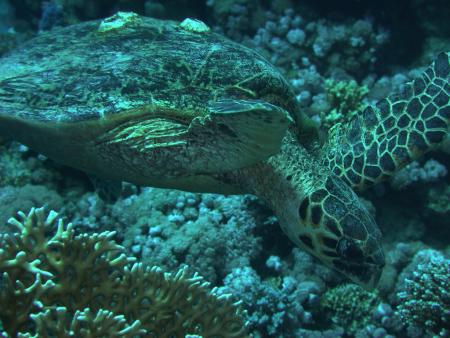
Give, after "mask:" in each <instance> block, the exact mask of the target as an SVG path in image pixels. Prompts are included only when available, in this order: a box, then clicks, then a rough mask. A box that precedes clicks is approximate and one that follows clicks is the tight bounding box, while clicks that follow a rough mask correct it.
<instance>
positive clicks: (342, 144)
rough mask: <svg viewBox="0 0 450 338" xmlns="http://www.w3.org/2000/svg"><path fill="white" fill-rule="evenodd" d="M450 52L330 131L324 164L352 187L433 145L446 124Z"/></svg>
mask: <svg viewBox="0 0 450 338" xmlns="http://www.w3.org/2000/svg"><path fill="white" fill-rule="evenodd" d="M449 59H450V52H447V53H441V54H440V55H439V56H438V57H437V59H436V60H435V62H433V64H432V65H431V66H429V67H428V68H427V69H426V70H425V71H424V72H423V74H422V75H421V77H419V78H417V79H415V80H414V81H412V82H409V83H407V84H405V85H404V86H403V87H402V88H401V90H400V91H399V93H395V94H393V95H390V96H389V97H387V98H385V99H383V100H381V101H379V102H378V103H377V104H376V105H375V106H368V107H367V108H365V109H364V111H363V112H362V113H360V114H358V115H356V116H355V117H354V118H353V119H352V120H351V121H350V123H349V124H346V125H342V124H338V125H336V126H335V127H333V128H332V129H331V130H330V134H329V138H328V140H327V143H326V144H325V146H324V147H323V149H322V155H323V157H322V158H323V163H324V164H325V165H326V166H328V167H329V168H330V169H331V170H332V171H333V172H334V173H335V174H336V175H338V176H340V177H341V178H342V179H344V181H345V182H347V183H348V184H349V185H350V186H352V187H353V188H354V189H356V190H362V189H365V188H367V187H369V186H371V185H373V184H375V183H377V182H380V181H382V180H385V179H387V178H388V177H390V176H392V175H393V174H394V173H395V172H396V171H397V170H399V169H400V168H402V167H403V166H405V165H406V164H408V163H409V162H411V161H413V160H415V159H417V158H418V157H420V156H421V155H423V154H424V153H425V152H427V151H429V150H432V149H434V148H436V147H437V146H438V145H439V144H440V143H441V142H442V141H444V140H445V139H446V138H447V137H448V135H449V129H450V65H449Z"/></svg>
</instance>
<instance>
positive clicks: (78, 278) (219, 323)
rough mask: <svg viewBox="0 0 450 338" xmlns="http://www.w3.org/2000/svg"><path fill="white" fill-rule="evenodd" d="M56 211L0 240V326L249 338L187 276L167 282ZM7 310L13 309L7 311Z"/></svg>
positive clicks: (22, 221)
mask: <svg viewBox="0 0 450 338" xmlns="http://www.w3.org/2000/svg"><path fill="white" fill-rule="evenodd" d="M57 216H58V214H57V213H56V212H54V211H52V212H50V213H49V214H48V215H47V214H46V213H45V211H44V210H43V209H42V208H41V209H32V210H31V211H30V213H29V214H28V215H26V214H24V213H22V212H20V213H19V220H17V219H10V221H9V222H10V224H11V225H13V226H15V227H16V228H17V229H18V231H19V232H18V233H15V234H13V235H2V236H1V237H0V247H1V248H2V249H0V271H1V273H2V274H1V279H0V320H1V321H2V322H3V324H4V330H5V331H6V332H7V333H8V334H9V335H11V336H17V335H18V334H19V336H21V337H45V336H57V337H69V336H73V334H75V336H77V337H112V336H120V337H135V336H145V337H184V336H185V335H186V334H198V335H204V336H214V337H227V338H228V337H245V336H246V334H245V329H244V325H243V322H242V318H241V314H242V313H241V311H240V309H239V307H238V306H237V304H236V303H233V302H232V301H231V300H230V299H229V297H228V296H227V295H222V296H218V295H217V293H216V291H215V290H213V291H212V292H211V291H209V290H208V289H207V286H208V283H205V282H204V281H203V279H202V278H201V277H199V276H197V275H194V276H193V277H192V278H189V277H188V272H187V270H186V269H181V270H180V271H179V272H178V273H177V274H175V275H171V274H167V273H166V274H165V273H163V272H162V271H161V270H159V269H157V268H150V267H148V266H145V265H143V264H140V263H134V264H132V263H133V261H134V259H133V258H131V257H127V256H126V255H125V254H124V249H123V247H121V246H120V245H118V244H117V243H115V242H114V241H113V240H112V237H113V236H114V235H115V233H114V232H103V233H100V234H92V235H88V234H81V235H76V234H75V231H74V229H73V226H72V225H71V224H68V225H67V226H65V225H64V223H63V222H62V220H61V219H59V220H58V221H57V227H56V229H54V225H55V223H56V220H57ZM7 304H8V306H6V305H7Z"/></svg>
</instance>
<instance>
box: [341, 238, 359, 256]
mask: <svg viewBox="0 0 450 338" xmlns="http://www.w3.org/2000/svg"><path fill="white" fill-rule="evenodd" d="M337 252H338V253H339V254H340V255H341V256H342V257H344V258H346V259H348V260H351V261H362V260H363V259H364V254H363V251H362V250H361V249H360V248H359V247H358V246H357V245H356V243H354V242H352V241H350V240H348V239H347V238H342V239H340V240H339V242H338V245H337Z"/></svg>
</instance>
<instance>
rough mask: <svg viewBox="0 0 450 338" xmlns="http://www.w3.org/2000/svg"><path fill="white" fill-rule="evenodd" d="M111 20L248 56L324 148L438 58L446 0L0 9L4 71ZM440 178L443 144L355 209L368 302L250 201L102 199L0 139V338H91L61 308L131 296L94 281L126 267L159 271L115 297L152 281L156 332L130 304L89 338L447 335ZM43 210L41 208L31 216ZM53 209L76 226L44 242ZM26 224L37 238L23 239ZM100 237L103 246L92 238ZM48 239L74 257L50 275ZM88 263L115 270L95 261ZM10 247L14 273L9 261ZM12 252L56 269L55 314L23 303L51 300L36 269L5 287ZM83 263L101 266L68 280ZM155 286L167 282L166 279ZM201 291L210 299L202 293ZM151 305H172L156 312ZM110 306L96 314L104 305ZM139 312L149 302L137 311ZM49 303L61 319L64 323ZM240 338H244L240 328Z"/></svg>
mask: <svg viewBox="0 0 450 338" xmlns="http://www.w3.org/2000/svg"><path fill="white" fill-rule="evenodd" d="M119 10H120V11H133V12H136V13H138V14H141V15H146V16H151V17H155V18H160V19H174V20H180V21H181V20H183V19H184V18H187V17H190V18H197V19H200V20H202V21H204V22H205V23H206V24H207V25H208V26H209V27H211V29H212V30H213V31H216V32H218V33H221V34H223V35H225V36H227V37H228V38H230V39H232V40H234V41H237V42H240V43H243V44H244V45H246V46H248V47H250V48H252V49H254V50H257V51H258V52H260V53H261V54H262V55H263V56H265V57H266V58H267V59H268V60H269V61H270V62H272V63H273V64H275V65H276V66H277V67H278V68H279V69H280V70H281V71H282V73H283V74H284V75H285V77H286V78H287V79H288V81H289V82H290V84H291V85H292V87H293V89H294V91H295V94H296V98H297V100H298V102H299V104H300V105H301V107H302V109H303V111H304V112H305V113H306V114H307V115H308V116H309V117H311V118H312V119H313V120H314V121H315V122H316V123H317V125H318V126H319V128H320V129H321V131H323V132H324V133H326V132H327V131H328V130H329V128H331V127H332V126H333V125H334V124H336V123H338V122H344V123H345V122H346V121H349V119H350V118H351V117H352V116H353V115H354V114H355V113H357V112H358V111H361V109H362V108H363V107H364V106H365V105H367V104H373V103H375V102H376V101H378V100H380V99H382V98H384V97H385V96H387V95H388V94H389V93H391V92H392V91H394V90H396V89H398V88H399V87H400V86H401V85H402V84H404V83H406V82H407V81H410V80H412V79H413V78H414V77H416V76H418V75H419V74H420V73H421V71H423V70H424V69H425V67H426V66H428V65H429V64H430V63H431V62H432V60H433V59H434V58H435V57H436V56H437V55H438V53H439V52H442V51H450V20H449V17H450V2H449V1H444V0H428V1H425V0H409V1H408V0H401V1H369V0H360V1H356V0H343V1H325V0H315V1H313V0H311V1H308V0H304V1H303V0H302V1H289V0H278V1H264V0H254V1H252V0H247V1H246V0H224V1H219V0H206V1H205V0H196V1H188V0H167V1H163V0H161V1H144V0H136V1H125V0H122V1H120V0H117V1H116V0H99V1H85V0H54V1H40V0H0V57H1V56H2V55H5V54H6V53H8V51H10V50H12V49H13V48H14V47H15V46H19V45H20V44H21V43H23V42H24V41H26V40H28V39H30V38H32V37H34V36H36V35H37V34H41V33H42V32H44V31H51V30H52V29H57V27H60V26H67V25H71V24H75V23H78V22H81V21H87V20H93V19H100V18H105V17H108V16H111V15H113V14H114V13H116V12H117V11H119ZM0 62H1V59H0ZM449 168H450V148H449V147H448V144H447V146H443V147H441V148H440V149H438V150H436V151H433V152H430V153H428V154H427V155H426V156H424V157H423V158H421V159H420V160H418V161H414V162H413V163H411V164H409V165H408V166H407V167H405V168H404V169H402V170H401V171H399V172H398V173H397V174H396V175H395V176H394V177H393V178H392V179H391V180H390V181H388V182H386V183H382V184H379V185H377V186H375V187H374V188H372V189H370V190H368V191H365V192H364V193H363V194H361V196H360V197H361V199H362V200H363V202H364V204H365V205H366V206H367V207H368V208H369V210H370V212H371V213H372V214H373V215H374V217H375V219H376V221H377V223H378V225H379V226H380V228H381V230H382V233H383V244H384V250H385V254H386V260H387V262H386V267H385V268H384V272H383V275H382V277H381V281H380V283H379V285H378V287H377V289H376V290H364V289H363V288H361V287H359V286H357V285H355V284H352V283H351V282H349V281H348V280H347V279H346V278H345V277H343V276H342V275H341V274H339V273H337V272H335V271H333V270H331V269H329V268H327V267H325V266H324V265H322V264H321V263H320V262H318V261H317V260H316V259H314V258H313V257H312V256H310V255H309V254H307V253H305V252H304V251H302V250H301V249H300V248H298V247H296V246H295V245H294V244H293V243H292V242H291V241H290V240H289V239H288V238H287V237H286V236H285V235H284V234H283V232H282V230H281V228H280V227H279V226H278V222H277V219H276V217H275V216H274V215H273V213H272V212H271V211H270V210H269V209H268V208H266V207H265V206H264V205H263V204H262V202H260V201H258V199H257V198H256V197H254V196H250V195H244V196H223V195H215V194H200V193H188V192H182V191H177V190H163V189H156V188H148V187H137V186H134V185H131V184H128V183H124V184H123V190H122V193H121V195H120V197H119V198H118V199H117V200H115V201H108V200H105V199H102V198H100V197H99V194H97V192H96V191H95V187H94V185H93V184H92V183H91V181H90V180H89V178H88V177H87V176H86V175H85V174H84V173H82V172H79V171H76V170H74V169H71V168H68V167H64V166H61V165H59V164H58V163H55V162H53V161H52V160H51V159H48V158H46V157H45V156H43V155H40V154H38V153H36V152H34V151H33V150H32V149H29V148H28V147H26V146H24V145H21V144H18V143H16V142H6V141H2V140H1V139H0V234H2V235H0V243H1V245H2V246H1V247H0V272H1V274H0V324H3V325H2V326H0V336H4V337H7V336H8V334H7V332H10V333H9V334H10V335H9V336H11V332H16V333H18V332H22V336H23V337H41V336H45V335H44V333H43V332H46V334H47V336H50V337H65V336H67V337H69V332H70V330H72V331H73V332H81V333H79V335H77V334H75V335H74V333H73V332H72V336H75V337H76V336H79V337H88V336H89V335H87V333H86V332H88V331H89V330H93V331H95V330H94V328H93V327H92V328H89V327H88V326H89V325H88V324H86V323H87V322H89V320H92V318H94V317H95V315H93V314H92V313H89V311H85V308H84V307H83V308H79V309H78V310H79V311H84V312H82V313H81V312H80V313H78V314H76V315H75V316H74V314H73V313H71V310H70V304H73V303H74V302H76V301H75V300H74V299H77V298H83V297H84V292H85V291H86V288H89V285H91V284H89V283H94V284H95V283H97V284H98V283H100V285H103V287H104V288H105V289H107V288H108V287H110V288H111V289H112V290H117V289H120V288H122V287H123V288H124V289H125V288H127V286H124V284H123V283H122V284H121V285H120V287H119V286H117V285H112V286H111V285H110V284H108V282H107V281H106V280H103V281H102V280H101V278H106V279H108V278H110V277H111V275H110V271H111V270H114V269H115V268H117V267H118V266H119V267H125V266H126V264H131V260H132V259H129V257H136V259H137V262H142V263H144V265H145V266H149V267H152V266H157V267H159V268H158V269H153V270H151V269H148V270H146V271H144V272H143V275H145V276H147V277H148V278H147V279H145V278H142V279H139V278H135V279H134V280H132V281H129V284H127V285H128V288H129V289H130V290H134V288H137V289H139V288H142V289H144V290H143V291H140V292H141V293H142V294H145V292H146V291H145V289H151V288H152V286H151V285H152V284H151V283H150V281H153V283H155V285H156V284H157V283H160V284H158V285H159V286H158V287H153V289H154V293H155V295H156V296H157V299H158V301H155V303H156V304H154V308H153V310H152V311H150V310H149V313H152V315H151V316H150V315H147V317H145V316H144V317H145V318H147V320H148V322H152V323H153V324H149V323H137V322H136V319H139V318H141V317H139V314H138V313H139V311H138V308H139V305H135V306H136V308H133V305H132V304H131V303H132V302H130V304H131V305H128V306H125V307H124V309H126V311H125V310H124V312H125V313H115V312H114V311H112V310H111V312H110V313H109V314H104V317H102V318H100V317H101V316H97V317H95V318H96V320H97V321H95V320H92V322H93V323H99V322H101V320H103V321H104V322H106V319H105V318H106V317H107V318H109V320H111V323H114V324H111V325H110V326H109V328H108V329H105V331H104V332H103V333H102V334H101V333H98V334H97V335H91V336H92V337H108V336H111V337H112V336H114V334H113V332H121V334H118V335H116V336H123V337H134V336H139V335H143V336H148V337H170V336H173V337H184V336H186V337H188V336H189V337H198V335H197V336H196V335H195V334H197V332H195V330H191V331H189V330H190V329H187V328H186V327H187V326H188V325H187V324H186V323H187V322H189V321H190V320H192V318H197V319H196V320H197V321H198V323H199V322H202V320H205V318H209V317H211V318H212V319H211V322H210V323H209V324H208V325H209V327H210V329H209V330H210V331H208V330H205V331H203V332H205V333H204V334H203V336H204V337H246V336H248V335H251V336H253V337H330V338H331V337H374V338H375V337H376V338H382V337H450V259H449V255H450V174H449V173H448V170H449ZM43 206H44V207H45V210H46V211H43V210H34V211H32V212H31V213H30V214H28V212H29V210H30V209H31V208H33V207H43ZM50 210H55V211H56V212H57V213H58V214H59V217H60V218H61V219H63V220H64V223H65V224H68V223H72V226H71V227H69V228H68V229H67V230H66V232H65V233H66V235H67V236H62V235H61V233H58V231H57V230H56V228H55V224H56V221H53V219H52V217H56V215H54V214H50V219H49V221H48V222H47V223H46V222H45V218H46V217H47V216H46V215H47V214H48V213H49V212H50ZM18 211H23V212H24V213H25V214H23V215H22V218H21V220H19V221H16V222H9V223H8V220H9V219H10V218H11V217H14V216H15V215H17V212H18ZM27 215H28V216H27ZM33 227H34V228H33ZM39 227H40V228H42V229H43V230H42V229H41V230H42V231H41V232H39V231H37V230H36V231H35V232H33V231H34V230H33V229H38V228H39ZM52 227H53V228H52ZM27 229H28V230H27ZM112 231H114V232H115V233H111V232H112ZM14 233H16V235H17V236H18V237H19V238H20V237H22V239H24V238H25V240H24V241H23V243H22V244H20V245H14V244H11V243H10V242H8V240H7V238H8V235H11V234H14ZM98 233H102V234H103V237H102V236H98V235H94V234H98ZM58 234H59V235H58ZM58 236H59V237H58ZM77 236H78V237H77ZM69 241H70V242H71V244H68V242H69ZM19 242H20V240H19ZM55 242H59V243H66V242H67V243H66V244H67V245H68V246H69V247H70V245H72V246H73V247H71V248H72V249H71V250H72V251H71V253H70V254H69V253H67V254H66V256H64V255H63V254H62V253H61V252H58V255H59V256H58V255H56V256H57V257H58V259H57V260H56V261H57V262H56V263H55V262H53V263H52V259H50V258H51V257H53V256H52V255H53V254H55V251H58V250H60V249H57V248H60V247H61V246H58V245H57V246H56V249H55V247H53V246H52V245H54V243H55ZM49 243H50V244H49ZM115 243H117V244H119V245H120V246H122V247H119V246H117V244H115ZM21 245H22V246H21ZM19 247H20V250H19ZM99 248H105V249H104V251H102V250H100V251H101V252H106V253H107V252H108V250H111V251H113V252H115V253H119V254H120V255H122V256H120V255H119V256H117V255H113V256H108V254H106V256H102V257H100V256H101V255H100V254H98V251H99ZM108 248H109V249H108ZM111 248H113V249H111ZM8 250H10V251H11V252H14V257H13V258H14V259H12V258H5V257H7V251H8ZM14 250H15V251H14ZM27 250H28V251H27ZM77 250H78V251H77ZM96 250H97V251H96ZM20 251H22V252H26V253H27V254H29V255H30V257H33V260H30V262H32V261H34V259H40V260H41V262H45V261H46V260H48V262H46V263H45V264H47V265H48V266H47V267H48V269H55V271H53V272H52V274H53V275H57V273H58V271H59V273H60V274H61V276H63V275H64V276H65V277H64V278H63V277H60V278H59V277H58V278H56V279H55V281H54V282H55V283H56V284H58V283H59V284H60V285H61V288H60V291H59V294H58V295H57V296H55V297H53V298H51V297H50V298H48V299H51V300H53V301H54V304H58V305H59V307H58V308H56V306H53V307H52V306H47V305H42V304H39V302H38V301H37V300H38V299H39V297H40V295H41V294H45V292H44V291H42V290H45V289H46V288H50V287H51V286H50V285H49V284H46V283H44V280H45V277H48V276H49V275H48V272H47V275H46V272H45V271H44V270H45V268H44V267H42V266H41V267H38V265H39V264H37V263H36V262H34V263H32V264H28V265H26V264H25V265H24V266H26V269H25V270H20V269H18V270H11V271H10V270H8V271H9V272H8V273H9V275H8V274H6V273H5V272H4V271H6V270H7V268H9V267H10V265H11V264H13V263H14V264H19V263H20V262H22V261H21V258H20V257H21V255H20V254H19V252H20ZM69 251H70V250H69ZM75 251H77V252H79V256H77V257H75V256H74V255H73V252H75ZM71 255H72V256H71ZM43 256H45V257H47V258H45V257H43ZM125 256H126V257H127V258H124V257H125ZM48 257H50V258H48ZM61 257H63V258H61ZM105 257H106V258H107V259H106V258H105ZM118 257H121V258H120V259H119V258H118ZM90 259H91V260H92V261H90ZM101 259H104V260H105V262H103V263H104V264H105V265H104V266H101V264H100V263H99V260H101ZM108 259H109V261H112V260H114V259H115V260H116V261H114V262H115V263H114V264H111V263H109V262H106V261H107V260H108ZM2 260H3V261H2ZM83 261H85V262H87V261H89V262H92V264H97V265H99V264H100V265H99V266H100V267H99V268H98V270H95V269H94V270H93V271H89V273H86V274H83V275H82V276H84V277H83V278H84V279H82V278H81V277H80V270H81V269H82V268H83ZM18 262H19V263H18ZM75 262H77V263H76V264H75ZM22 263H23V262H22ZM103 263H102V264H103ZM20 264H21V263H20ZM20 264H19V265H20ZM52 264H54V265H53V267H52ZM108 264H109V265H108ZM135 267H136V270H138V266H137V265H135ZM139 267H140V268H141V269H144V268H143V266H139ZM40 269H41V270H40ZM58 269H59V270H58ZM125 269H126V268H125ZM180 269H181V270H180ZM21 271H22V272H21ZM23 271H26V273H27V274H31V275H33V276H34V277H33V278H36V279H35V283H34V284H33V283H32V282H30V279H29V278H31V277H30V276H27V277H26V278H25V279H24V281H22V282H23V283H24V285H25V286H24V287H23V288H22V289H21V290H22V292H21V296H20V297H18V298H17V297H16V298H14V296H11V294H9V293H8V292H9V291H10V290H11V289H13V288H14V287H13V286H12V285H10V284H9V281H11V280H14V278H12V276H16V279H19V278H21V276H22V275H21V274H24V273H23ZM161 271H162V272H167V273H172V275H171V276H169V275H166V276H165V277H164V274H162V272H161ZM157 273H159V274H160V275H161V276H163V277H161V276H160V277H158V275H157ZM196 273H198V275H199V276H202V277H203V279H201V278H200V277H199V276H197V275H196ZM96 274H97V276H96ZM127 274H128V275H130V276H134V275H132V272H130V271H128V272H127ZM152 274H154V275H152ZM37 275H39V276H40V277H39V276H38V277H36V276H37ZM128 275H127V276H128ZM58 276H59V275H58ZM192 276H195V277H192ZM95 277H97V278H98V279H97V280H95V281H91V280H90V279H95ZM130 278H131V277H130ZM158 278H159V279H158ZM161 278H162V279H164V278H165V279H167V281H162V280H161ZM41 279H42V280H41ZM88 280H89V281H88ZM130 280H131V279H130ZM75 281H76V282H75ZM102 282H104V284H102ZM176 282H179V284H177V283H176ZM206 282H208V283H209V284H208V285H207V284H206ZM27 283H28V284H27ZM76 283H79V284H76ZM140 283H141V284H140ZM171 283H172V284H171ZM183 283H184V284H183ZM30 285H35V286H36V285H37V286H36V287H31V286H30ZM73 285H81V286H80V287H78V288H74V287H73ZM180 285H184V286H183V287H182V286H180ZM27 287H28V288H27ZM213 287H217V289H214V290H213V291H212V292H210V291H205V290H212V289H213ZM18 288H19V289H20V286H18ZM164 290H166V291H167V292H168V295H166V296H165V297H162V296H161V297H159V298H158V295H160V293H162V292H163V291H164ZM169 291H170V292H169ZM78 292H79V294H78ZM133 292H134V291H133ZM202 292H203V293H202ZM177 293H178V294H177ZM138 294H140V293H139V291H136V292H135V293H132V295H131V296H130V297H133V295H134V297H138V296H137V295H138ZM180 294H181V295H185V296H186V297H188V298H189V297H191V298H195V299H196V306H192V304H191V305H189V304H187V305H186V304H185V305H183V304H184V303H182V302H181V301H179V300H178V298H177V297H178V296H180ZM111 295H112V296H111V299H110V300H107V302H106V303H109V304H110V305H111V304H112V303H117V299H115V298H114V297H116V295H115V294H114V292H111ZM229 295H230V296H229ZM94 296H95V295H94ZM144 298H145V299H144ZM48 299H47V300H48ZM143 300H147V298H146V296H143V298H142V299H139V301H138V302H136V304H138V303H139V302H141V305H142V302H143ZM99 302H100V301H99ZM158 302H159V303H158ZM236 302H239V303H236ZM44 303H45V302H44ZM61 304H68V305H64V306H65V309H64V310H62V308H63V305H61ZM114 306H116V305H111V309H113V308H114ZM183 306H184V307H183ZM149 307H151V304H150V306H149ZM170 311H172V312H174V313H175V312H176V313H177V314H176V317H177V318H178V319H177V320H174V319H173V317H170V316H169V315H167V313H168V312H170ZM72 312H73V311H72ZM161 313H164V315H162V314H161ZM215 314H218V315H215ZM97 315H98V314H97ZM119 315H124V318H125V319H124V318H119V317H118V316H119ZM70 316H73V319H68V317H70ZM108 316H109V317H108ZM165 316H168V317H165ZM144 317H142V318H144ZM169 317H170V318H171V319H170V320H169V321H168V320H167V318H169ZM165 318H166V319H165ZM202 318H203V319H202ZM225 319H226V320H229V322H230V323H231V324H230V327H231V326H232V328H229V332H230V333H227V331H226V330H222V331H221V330H217V331H215V330H214V325H215V324H214V321H221V320H225ZM159 320H160V322H159ZM77 321H78V322H79V323H78V324H76V322H77ZM1 322H3V323H1ZM141 322H142V320H141ZM61 323H62V324H61ZM244 323H245V325H246V328H245V329H239V328H237V327H239V325H241V326H242V327H243V326H244ZM77 325H78V326H77ZM140 325H141V326H142V327H145V325H149V326H150V327H151V325H154V327H153V328H151V329H148V328H147V327H146V328H147V330H148V331H147V332H150V331H151V332H153V334H143V333H142V332H143V331H139V330H140V329H139V326H140ZM201 325H204V327H206V326H207V324H206V323H203V324H201ZM201 325H200V324H198V326H201ZM94 326H95V325H94ZM2 327H3V328H4V331H3V330H2ZM80 327H81V329H80ZM77 330H79V331H77ZM83 330H84V331H83ZM108 330H110V331H108ZM114 330H115V331H114ZM152 330H153V331H152ZM108 332H109V333H108ZM199 332H201V330H200V331H199Z"/></svg>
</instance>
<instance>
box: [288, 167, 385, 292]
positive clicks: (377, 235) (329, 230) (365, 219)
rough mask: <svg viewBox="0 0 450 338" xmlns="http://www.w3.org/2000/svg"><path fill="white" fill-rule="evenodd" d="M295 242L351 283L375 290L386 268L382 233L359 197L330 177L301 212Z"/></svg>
mask: <svg viewBox="0 0 450 338" xmlns="http://www.w3.org/2000/svg"><path fill="white" fill-rule="evenodd" d="M298 217H299V222H300V226H299V227H298V228H297V230H298V231H297V232H296V233H299V234H298V235H297V236H296V237H297V238H298V239H297V241H296V242H300V243H299V244H300V246H302V247H304V248H305V249H306V250H308V251H309V252H310V253H311V254H313V255H314V256H316V257H317V258H319V259H320V260H321V261H322V262H323V263H324V264H326V265H327V266H330V267H332V268H334V269H336V270H338V271H340V272H341V273H343V274H344V275H346V276H347V277H349V278H350V279H351V280H352V281H354V282H356V283H358V284H360V285H362V286H364V287H365V288H368V289H370V288H373V287H375V286H376V284H377V283H378V280H379V278H380V275H381V271H382V269H383V266H384V263H385V262H384V254H383V251H382V248H381V232H380V230H379V229H378V227H377V225H376V223H375V221H374V219H373V217H372V216H371V215H370V213H369V212H368V210H367V209H366V207H365V206H364V205H363V204H362V203H361V201H360V200H359V199H358V197H357V196H356V194H355V193H354V192H353V191H352V190H351V189H350V187H349V186H348V185H346V184H345V183H344V182H343V181H342V180H341V179H340V178H339V177H337V176H334V175H330V176H328V177H327V178H326V180H325V183H324V184H323V185H321V187H320V188H318V189H313V190H312V191H311V193H309V194H307V196H305V198H304V199H303V200H302V201H301V203H300V205H299V208H298Z"/></svg>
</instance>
